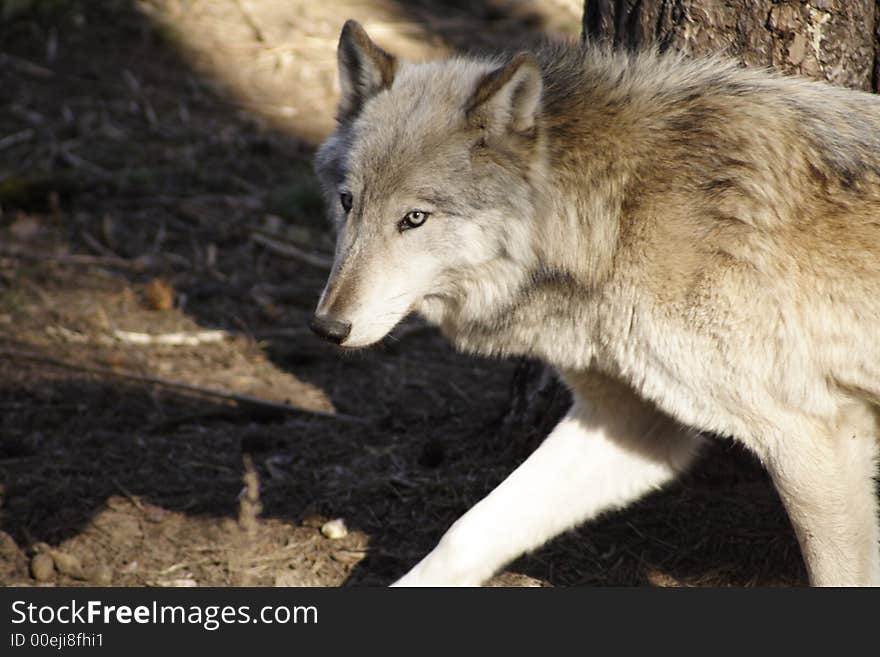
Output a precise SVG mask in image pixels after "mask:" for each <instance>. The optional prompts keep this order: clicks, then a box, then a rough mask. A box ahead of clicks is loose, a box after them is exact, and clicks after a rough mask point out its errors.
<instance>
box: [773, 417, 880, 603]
mask: <svg viewBox="0 0 880 657" xmlns="http://www.w3.org/2000/svg"><path fill="white" fill-rule="evenodd" d="M878 427H880V415H878V414H877V411H876V409H874V408H871V407H870V406H869V405H867V404H858V403H852V404H849V405H848V406H847V407H845V408H843V409H841V410H840V412H839V413H838V417H837V418H836V421H834V422H831V423H829V424H828V426H825V425H824V424H823V425H822V426H817V423H815V422H813V423H811V422H803V423H802V424H800V426H794V427H791V429H790V432H786V433H787V435H786V436H785V437H784V438H783V439H781V440H779V441H778V442H776V443H775V444H774V448H773V449H771V450H767V453H766V454H762V456H763V458H764V461H765V463H766V465H767V469H768V470H769V472H770V476H771V477H772V478H773V482H774V484H775V485H776V489H777V490H778V491H779V496H780V497H781V498H782V502H783V504H784V505H785V508H786V510H787V511H788V515H789V518H790V519H791V523H792V525H793V526H794V529H795V533H796V534H797V537H798V541H799V542H800V545H801V551H802V553H803V556H804V562H805V563H806V566H807V572H808V574H809V576H810V584H812V585H813V586H880V527H878V521H877V497H876V490H875V481H874V477H875V476H876V474H877V448H878V437H880V436H878Z"/></svg>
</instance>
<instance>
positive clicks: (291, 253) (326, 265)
mask: <svg viewBox="0 0 880 657" xmlns="http://www.w3.org/2000/svg"><path fill="white" fill-rule="evenodd" d="M252 230H253V229H252ZM264 232H265V231H260V232H259V233H258V232H257V231H253V234H252V235H251V239H252V240H253V241H254V242H256V243H257V244H259V245H261V246H264V247H266V248H267V249H269V250H270V251H272V252H273V253H276V254H278V255H280V256H284V257H286V258H293V259H294V260H299V261H300V262H304V263H306V264H307V265H312V266H313V267H321V268H322V269H330V268H331V267H332V266H333V260H332V259H331V258H328V257H327V256H323V255H320V254H318V253H311V252H309V251H304V250H303V249H301V248H299V247H297V246H294V245H293V244H279V243H278V242H276V241H275V240H274V239H272V238H270V237H267V236H266V235H265V234H262V233H264Z"/></svg>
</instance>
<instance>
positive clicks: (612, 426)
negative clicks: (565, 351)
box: [394, 374, 700, 586]
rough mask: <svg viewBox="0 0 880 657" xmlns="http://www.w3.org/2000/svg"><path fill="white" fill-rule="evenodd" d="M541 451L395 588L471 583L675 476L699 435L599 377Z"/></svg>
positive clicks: (577, 383) (585, 382) (578, 389)
mask: <svg viewBox="0 0 880 657" xmlns="http://www.w3.org/2000/svg"><path fill="white" fill-rule="evenodd" d="M567 378H568V383H569V385H571V387H572V389H573V392H574V396H575V403H574V406H573V407H572V410H571V411H570V412H569V413H568V415H567V416H566V417H565V418H564V419H563V420H562V421H561V422H560V423H559V424H558V425H557V426H556V428H555V429H554V430H553V431H552V432H551V434H550V435H549V436H548V437H547V439H546V440H545V441H544V443H543V444H541V446H540V447H539V448H538V449H537V450H535V452H534V453H533V454H532V455H531V456H530V457H529V458H528V459H527V460H526V461H525V462H524V463H523V464H522V465H521V466H520V467H519V468H517V469H516V470H515V471H514V472H513V474H511V475H510V476H509V477H508V478H507V479H506V480H505V481H504V482H502V483H501V484H500V485H499V486H498V488H496V489H495V490H494V491H492V493H490V494H489V496H488V497H486V498H485V499H483V500H482V501H481V502H479V503H478V504H477V505H476V506H474V507H473V508H472V509H471V510H470V511H468V512H467V513H466V514H465V515H464V516H462V517H461V518H460V519H459V520H458V521H457V522H456V523H455V524H454V525H453V526H452V527H451V528H450V529H449V531H447V533H446V534H445V535H444V536H443V538H442V539H441V540H440V543H439V544H438V545H437V547H436V548H434V550H433V551H432V552H431V553H430V554H428V556H426V557H425V558H424V559H423V560H422V561H421V562H420V563H419V564H418V565H416V566H415V567H414V568H413V569H412V570H411V571H410V572H409V573H408V574H407V575H405V576H404V577H403V578H402V579H400V580H398V581H397V582H396V583H395V584H394V586H476V585H479V584H481V583H483V582H484V581H485V580H486V579H488V578H489V577H491V576H492V575H493V573H495V572H496V571H497V570H498V569H500V568H501V567H502V566H504V565H505V564H507V563H508V562H510V561H512V560H513V559H515V558H516V557H518V556H519V555H521V554H523V553H524V552H527V551H529V550H533V549H535V548H537V547H539V546H541V545H543V544H544V543H545V542H546V541H548V540H549V539H551V538H553V537H554V536H556V535H558V534H560V533H562V532H564V531H566V530H567V529H570V528H572V527H574V526H576V525H578V524H580V523H582V522H584V521H586V520H589V519H591V518H594V517H595V516H597V515H598V514H600V513H602V512H603V511H606V510H609V509H615V508H621V507H624V506H626V505H627V504H629V503H631V502H633V501H635V500H637V499H638V498H640V497H642V496H643V495H644V494H646V493H647V492H649V491H651V490H654V489H656V488H658V487H660V486H662V485H663V484H665V483H666V482H668V481H670V480H671V479H673V478H674V477H675V476H676V475H677V474H678V473H679V472H681V471H682V470H684V469H685V468H686V467H687V466H688V465H689V464H690V462H691V461H692V460H693V458H694V456H695V454H696V452H697V447H698V443H699V441H700V438H699V436H698V435H696V434H695V433H692V432H689V431H687V430H686V429H683V428H682V427H681V426H680V425H677V424H676V423H675V422H673V421H672V420H671V419H670V418H668V417H667V416H665V415H662V414H661V413H660V412H658V411H657V410H655V409H654V408H653V407H651V406H650V405H648V404H646V403H645V402H643V401H641V400H640V399H638V398H637V397H636V396H635V395H634V393H632V391H630V390H629V389H628V388H627V387H625V386H623V385H622V384H620V383H617V382H615V381H612V380H609V379H607V378H605V377H602V376H599V375H592V374H591V375H589V376H587V375H583V374H581V375H577V376H569V377H567Z"/></svg>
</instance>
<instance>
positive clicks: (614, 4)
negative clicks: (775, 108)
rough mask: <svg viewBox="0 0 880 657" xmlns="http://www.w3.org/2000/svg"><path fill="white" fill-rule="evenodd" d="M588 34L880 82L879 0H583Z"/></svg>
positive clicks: (865, 85)
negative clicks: (722, 54) (716, 53)
mask: <svg viewBox="0 0 880 657" xmlns="http://www.w3.org/2000/svg"><path fill="white" fill-rule="evenodd" d="M583 30H584V35H585V36H586V37H587V38H590V39H594V40H607V41H610V42H612V43H614V44H615V45H617V46H621V47H625V48H639V47H644V46H650V45H656V46H657V47H659V48H660V49H669V48H672V49H674V50H680V51H682V52H686V53H689V54H703V53H715V52H720V53H725V54H728V55H731V56H734V57H738V58H740V59H741V60H742V61H743V62H745V63H746V64H750V65H753V66H773V67H775V68H777V69H780V70H782V71H785V72H788V73H799V74H802V75H806V76H809V77H813V78H820V79H825V80H828V81H829V82H831V83H833V84H838V85H842V86H847V87H852V88H856V89H865V90H872V89H873V90H874V91H877V90H878V89H880V71H878V68H880V1H878V0H713V1H707V0H585V2H584V18H583Z"/></svg>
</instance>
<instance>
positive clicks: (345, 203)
mask: <svg viewBox="0 0 880 657" xmlns="http://www.w3.org/2000/svg"><path fill="white" fill-rule="evenodd" d="M339 202H340V203H341V204H342V210H343V212H345V214H348V213H349V212H351V204H352V203H353V202H354V199H353V198H352V196H351V194H349V193H348V192H342V193H341V194H340V195H339Z"/></svg>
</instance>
